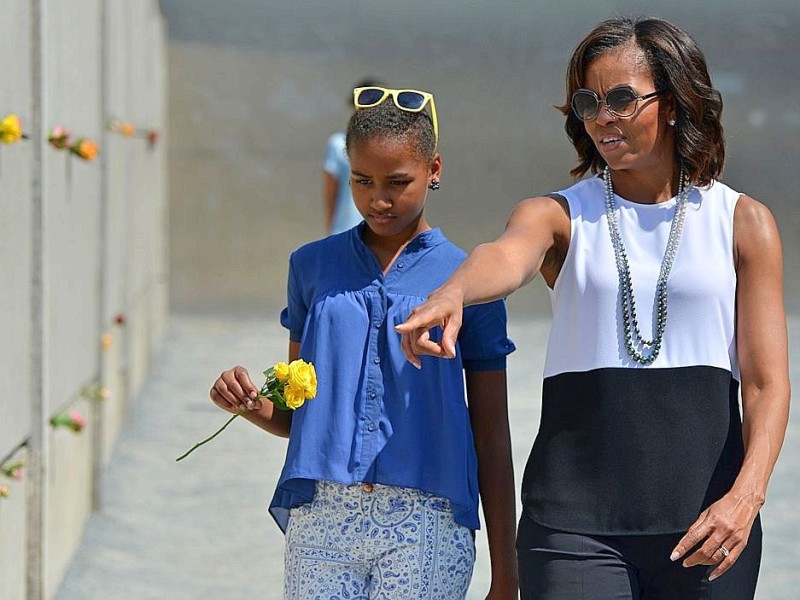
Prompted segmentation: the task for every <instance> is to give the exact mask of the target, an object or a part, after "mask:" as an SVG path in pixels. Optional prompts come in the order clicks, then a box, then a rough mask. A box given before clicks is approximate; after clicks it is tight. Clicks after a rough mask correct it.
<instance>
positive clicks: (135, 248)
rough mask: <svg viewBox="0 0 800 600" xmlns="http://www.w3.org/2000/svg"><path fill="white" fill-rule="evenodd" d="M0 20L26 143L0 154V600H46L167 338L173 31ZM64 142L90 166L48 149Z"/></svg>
mask: <svg viewBox="0 0 800 600" xmlns="http://www.w3.org/2000/svg"><path fill="white" fill-rule="evenodd" d="M2 15H3V18H2V19H0V55H2V56H3V57H4V61H3V63H4V67H3V77H2V82H1V83H0V113H2V114H0V118H2V117H3V116H5V115H7V114H16V115H17V116H19V117H20V119H21V122H22V125H23V129H24V132H25V134H26V135H27V138H28V139H22V140H20V141H19V142H17V143H14V144H9V145H2V146H0V257H2V269H0V335H1V336H2V340H3V341H2V343H0V382H1V383H2V385H1V386H0V389H1V390H2V391H0V469H2V471H3V472H2V473H0V496H3V497H0V598H2V599H3V600H17V599H22V598H28V599H35V600H38V599H41V598H47V597H50V596H51V595H52V594H53V593H54V591H55V589H56V588H57V586H58V584H59V582H60V581H61V578H62V575H63V573H64V570H65V568H66V566H67V565H68V563H69V559H70V558H71V556H72V553H73V551H74V549H75V547H76V545H77V543H78V541H79V540H80V536H81V534H82V532H83V526H84V523H85V520H86V518H87V516H88V515H89V513H90V512H91V510H92V509H93V508H96V507H98V506H99V505H100V504H101V501H102V498H100V496H99V489H100V487H99V483H100V478H101V476H102V472H103V467H104V465H105V463H106V461H107V460H108V457H109V454H110V449H111V446H112V444H113V442H114V439H115V438H116V434H117V430H118V427H119V425H120V422H121V421H122V419H123V417H124V415H125V412H126V408H127V407H128V405H129V403H130V402H131V400H132V399H133V398H134V397H135V395H136V393H137V391H138V390H139V388H140V385H141V383H142V381H143V379H144V377H145V375H146V373H147V370H148V365H149V362H150V358H151V355H152V352H153V349H154V348H155V347H156V345H157V344H158V341H159V340H160V338H161V337H162V334H163V332H164V327H165V324H166V318H167V312H168V286H167V274H168V261H167V233H168V231H167V216H168V206H167V201H166V200H167V189H166V183H167V177H166V160H165V159H166V153H165V151H164V145H163V144H162V143H161V141H160V136H161V134H162V133H163V127H164V124H165V122H166V92H167V87H166V70H165V67H166V61H165V56H166V53H165V46H166V28H165V24H164V21H163V18H162V15H161V11H160V7H159V5H158V3H157V2H155V1H154V0H136V1H135V2H134V1H127V0H105V1H104V0H70V2H57V1H54V0H33V1H31V0H4V1H3V3H2ZM115 120H119V121H124V122H127V123H130V124H131V125H132V126H133V127H135V131H131V130H128V131H127V133H128V134H129V135H122V134H121V132H120V131H119V130H118V127H117V126H115V127H114V129H115V130H112V129H111V128H110V126H111V124H112V122H113V121H115ZM56 126H62V127H65V128H67V129H69V130H70V131H71V133H72V136H71V139H72V141H73V142H75V141H76V140H77V139H78V138H88V139H91V140H93V141H95V142H98V143H99V154H98V156H97V158H95V159H94V160H91V161H86V160H82V159H81V158H79V157H77V156H76V155H74V154H71V153H70V152H69V151H68V150H66V149H57V148H55V147H53V146H51V145H49V144H48V142H47V137H48V133H49V131H50V130H51V129H52V128H54V127H56ZM156 138H159V139H156ZM59 416H60V417H64V418H72V419H73V421H72V422H73V423H74V424H75V429H79V428H80V429H81V431H73V430H71V429H70V428H65V427H54V426H51V424H50V421H51V419H52V418H53V417H59ZM81 425H82V426H81ZM23 471H25V473H24V475H23Z"/></svg>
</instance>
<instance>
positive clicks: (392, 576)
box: [284, 482, 475, 600]
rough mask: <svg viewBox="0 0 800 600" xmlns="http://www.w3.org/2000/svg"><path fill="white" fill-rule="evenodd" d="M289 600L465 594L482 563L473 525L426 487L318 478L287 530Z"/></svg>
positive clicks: (401, 599)
mask: <svg viewBox="0 0 800 600" xmlns="http://www.w3.org/2000/svg"><path fill="white" fill-rule="evenodd" d="M285 560H286V565H285V566H286V568H285V584H284V585H285V588H284V590H285V591H284V593H285V596H284V597H285V598H286V600H332V599H335V600H340V599H347V600H378V599H380V600H406V599H407V600H458V599H460V598H464V596H465V595H466V593H467V588H468V587H469V581H470V578H471V577H472V567H473V564H474V562H475V543H474V538H473V534H472V531H471V530H470V529H468V528H467V527H464V526H463V525H459V524H458V523H456V522H455V521H454V520H453V513H452V511H451V510H450V503H449V502H448V501H447V500H445V499H443V498H440V497H437V496H433V495H431V494H427V493H425V492H421V491H419V490H414V489H408V488H399V487H393V486H384V485H380V484H375V485H369V484H365V485H340V484H336V483H328V482H318V483H317V492H316V495H315V497H314V500H313V501H312V502H311V503H310V504H305V505H302V506H299V507H297V508H293V509H292V511H291V518H290V519H289V525H288V527H287V529H286V555H285Z"/></svg>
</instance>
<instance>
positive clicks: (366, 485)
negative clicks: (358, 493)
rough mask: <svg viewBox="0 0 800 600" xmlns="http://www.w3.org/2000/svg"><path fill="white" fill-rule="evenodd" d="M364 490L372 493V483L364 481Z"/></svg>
mask: <svg viewBox="0 0 800 600" xmlns="http://www.w3.org/2000/svg"><path fill="white" fill-rule="evenodd" d="M364 491H365V492H367V493H368V494H371V493H372V484H371V483H365V484H364Z"/></svg>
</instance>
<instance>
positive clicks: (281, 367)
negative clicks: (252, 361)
mask: <svg viewBox="0 0 800 600" xmlns="http://www.w3.org/2000/svg"><path fill="white" fill-rule="evenodd" d="M275 379H277V380H278V381H280V382H281V383H286V380H287V379H289V365H287V364H286V363H285V362H279V363H278V364H277V365H275Z"/></svg>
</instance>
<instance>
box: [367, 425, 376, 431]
mask: <svg viewBox="0 0 800 600" xmlns="http://www.w3.org/2000/svg"><path fill="white" fill-rule="evenodd" d="M367 429H368V430H369V431H375V423H370V424H369V425H367Z"/></svg>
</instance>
